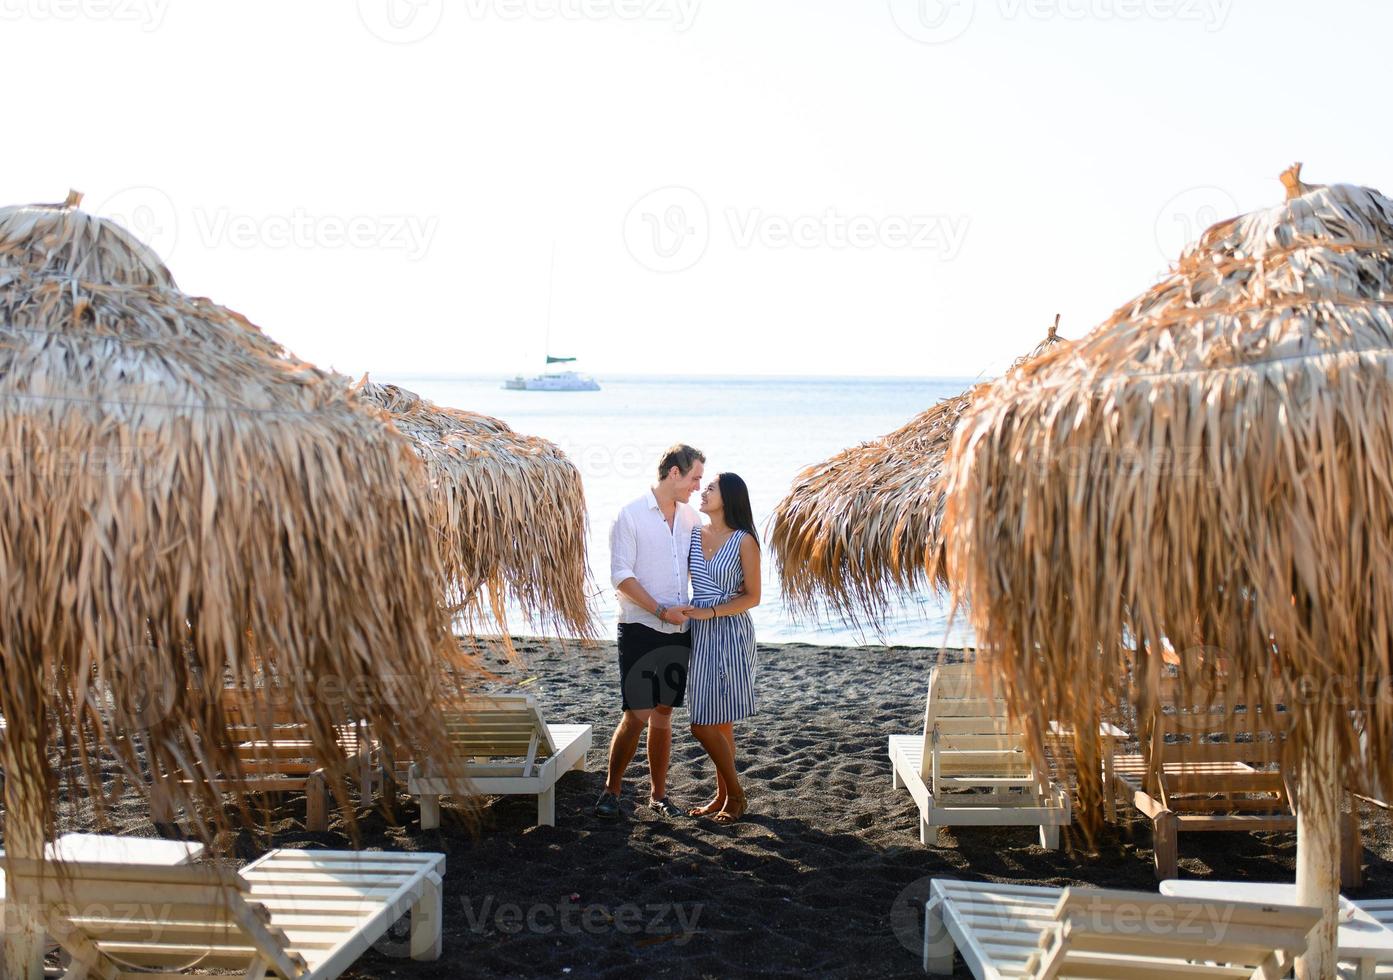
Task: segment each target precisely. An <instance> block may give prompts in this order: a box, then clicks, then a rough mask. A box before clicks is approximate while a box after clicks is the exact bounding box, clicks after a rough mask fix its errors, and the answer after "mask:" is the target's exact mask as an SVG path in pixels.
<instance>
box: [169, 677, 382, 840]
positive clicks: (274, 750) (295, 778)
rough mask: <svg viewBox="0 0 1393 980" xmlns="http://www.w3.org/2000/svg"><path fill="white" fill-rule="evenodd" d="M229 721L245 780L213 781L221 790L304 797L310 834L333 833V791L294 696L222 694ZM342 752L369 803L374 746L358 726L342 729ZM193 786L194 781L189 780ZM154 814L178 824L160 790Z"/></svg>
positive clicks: (267, 690) (232, 690) (244, 691)
mask: <svg viewBox="0 0 1393 980" xmlns="http://www.w3.org/2000/svg"><path fill="white" fill-rule="evenodd" d="M222 699H223V715H224V717H225V718H226V720H227V741H228V743H229V744H230V745H231V746H232V747H233V749H234V751H235V752H236V753H237V758H238V760H239V762H240V764H241V766H242V774H241V775H242V778H240V779H232V778H229V779H223V778H221V777H220V776H219V777H215V778H214V779H213V780H212V783H213V785H214V787H216V788H217V789H219V790H221V791H224V792H230V791H243V792H247V793H252V794H269V793H304V794H305V828H306V829H307V830H327V829H328V826H329V796H330V793H329V787H328V782H327V780H326V778H325V774H324V770H323V768H322V767H321V766H320V764H319V761H318V760H317V759H316V757H315V753H314V742H313V740H312V739H311V738H310V735H309V727H308V725H306V724H305V721H304V719H303V718H302V717H300V715H299V713H298V711H297V709H296V708H295V706H294V704H293V703H292V701H291V697H290V694H289V692H288V691H286V690H284V689H283V688H278V687H275V686H270V687H264V688H254V689H248V688H241V687H228V688H224V689H223V692H222ZM338 731H339V748H340V749H341V751H342V752H343V754H344V756H345V758H347V759H349V760H352V762H351V764H353V765H355V766H356V767H357V768H358V771H359V778H360V780H361V781H362V782H361V786H360V790H361V792H362V793H363V795H364V797H365V799H364V802H365V803H366V802H368V799H369V798H370V796H371V791H372V785H373V783H374V778H373V774H372V771H371V767H370V766H369V765H368V764H367V759H368V740H367V738H366V735H365V733H364V731H363V728H362V726H361V725H360V724H358V723H353V722H345V723H344V724H342V725H340V726H338ZM184 778H185V781H186V782H187V781H189V779H188V777H184ZM151 809H152V812H153V816H154V819H155V821H156V822H157V823H172V822H173V816H174V814H173V807H172V805H171V804H170V802H169V800H168V798H167V797H166V796H165V794H164V793H163V792H161V791H159V789H158V788H157V789H156V791H155V792H153V793H152V799H151Z"/></svg>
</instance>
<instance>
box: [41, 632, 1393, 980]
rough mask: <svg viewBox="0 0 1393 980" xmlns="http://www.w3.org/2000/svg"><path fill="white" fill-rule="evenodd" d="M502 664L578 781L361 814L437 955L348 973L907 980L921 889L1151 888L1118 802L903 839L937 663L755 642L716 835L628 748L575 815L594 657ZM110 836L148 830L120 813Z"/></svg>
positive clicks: (596, 755) (1258, 840) (600, 762)
mask: <svg viewBox="0 0 1393 980" xmlns="http://www.w3.org/2000/svg"><path fill="white" fill-rule="evenodd" d="M518 649H519V651H520V653H521V655H522V657H523V658H524V660H525V666H524V667H523V668H517V667H512V666H507V665H501V664H500V665H497V666H498V669H499V671H500V673H501V674H503V675H505V676H508V677H510V678H513V679H516V680H525V679H526V678H529V677H535V678H536V680H534V681H532V682H530V683H528V684H527V685H526V687H525V688H524V689H525V690H527V691H531V692H534V693H536V695H537V696H538V698H539V700H540V701H541V702H542V704H543V706H544V711H545V713H546V715H547V717H548V719H549V720H551V721H553V722H556V721H565V722H585V723H589V724H592V725H593V726H594V728H595V739H594V744H593V747H592V750H591V754H590V769H591V771H590V772H587V773H573V774H568V775H567V776H565V777H564V778H563V779H562V781H561V783H560V785H559V787H558V792H557V813H556V824H557V825H556V826H555V827H536V826H534V825H533V824H534V822H535V815H536V810H535V803H534V800H533V799H532V798H530V797H511V798H494V799H489V800H485V801H484V802H483V806H482V809H481V812H480V826H479V833H478V835H477V837H475V836H472V835H471V833H470V831H469V829H468V828H467V826H466V824H465V822H464V820H463V819H462V817H461V812H460V810H458V809H457V808H456V806H455V804H454V803H453V802H452V801H449V800H446V801H445V802H446V805H445V806H444V808H443V822H442V828H441V830H440V831H438V832H435V831H432V832H427V833H422V832H421V831H420V830H419V829H418V823H417V820H418V816H417V812H416V807H415V805H414V803H412V802H410V801H408V800H407V799H406V797H405V796H404V795H403V796H401V797H400V798H399V801H398V805H397V807H396V812H397V815H398V818H399V819H400V821H401V822H400V824H398V825H393V823H392V822H391V821H389V820H388V819H387V818H386V817H384V815H383V814H382V813H380V812H377V811H361V812H360V814H359V816H360V821H361V825H360V833H361V842H362V844H363V846H366V847H370V848H377V847H380V848H388V849H408V850H429V851H441V852H445V853H446V854H448V855H449V864H448V872H447V874H446V877H445V952H444V957H443V958H442V959H441V960H440V961H438V962H436V963H415V962H412V961H411V960H409V959H405V958H403V955H402V954H401V952H400V951H399V950H397V949H395V948H393V946H392V944H391V943H383V944H380V946H379V949H378V950H377V951H374V952H372V953H370V954H368V955H367V956H365V957H364V958H363V959H362V960H361V961H360V962H359V964H358V966H357V967H356V968H355V969H354V970H353V971H351V972H350V973H349V974H347V976H351V977H358V978H370V977H371V978H382V977H399V976H408V977H421V978H446V977H462V976H470V977H532V976H537V977H570V978H577V980H578V978H582V977H600V978H626V977H635V978H637V977H653V976H661V977H710V978H726V977H732V976H769V977H780V976H788V977H793V976H799V977H807V976H815V977H852V976H855V977H914V976H922V974H921V973H920V971H919V958H918V949H919V943H920V933H919V929H920V921H919V919H920V911H919V910H920V909H921V908H922V896H923V895H924V894H925V893H926V892H927V889H928V882H929V879H930V878H932V877H936V876H938V877H942V876H952V877H959V878H964V879H992V880H1001V881H1010V882H1017V883H1040V884H1051V885H1071V884H1091V885H1102V886H1109V887H1122V888H1138V889H1145V890H1154V889H1155V885H1156V882H1155V879H1154V877H1153V875H1152V869H1151V851H1150V845H1151V835H1150V830H1149V827H1148V825H1147V824H1146V823H1144V822H1142V821H1134V820H1133V819H1132V818H1133V815H1132V814H1129V813H1128V812H1127V810H1126V809H1125V808H1124V810H1123V822H1122V823H1121V824H1120V825H1119V826H1118V827H1109V828H1106V829H1105V830H1104V832H1103V834H1102V836H1101V837H1100V839H1098V840H1097V841H1096V852H1094V853H1085V852H1083V851H1079V850H1075V851H1071V850H1070V849H1068V847H1067V846H1066V847H1065V848H1064V849H1061V850H1060V851H1057V852H1049V851H1045V850H1043V849H1041V848H1040V847H1039V846H1038V843H1037V839H1036V832H1035V831H1034V830H1032V829H1025V828H1020V829H1016V828H1007V829H992V828H982V829H964V830H962V831H959V832H953V831H952V830H948V831H945V832H944V833H943V835H942V838H941V841H942V846H939V847H933V848H929V847H924V846H922V845H920V843H919V841H918V833H917V823H916V811H915V808H914V805H913V803H912V802H911V801H910V798H909V796H908V795H907V794H906V793H905V792H904V791H902V790H900V791H892V789H891V785H890V770H889V767H888V762H887V759H886V748H885V740H886V736H887V735H889V734H891V733H898V732H911V731H918V730H921V727H922V718H923V707H924V706H923V698H924V690H925V684H926V680H927V675H928V669H929V667H930V666H931V665H932V664H933V663H935V662H937V660H938V658H939V656H940V654H939V652H938V651H933V650H924V649H906V648H889V649H886V648H875V647H869V648H835V647H813V646H804V645H786V646H761V647H760V663H759V671H760V672H759V693H760V699H761V700H760V712H759V715H758V716H757V718H755V719H752V720H750V721H749V722H746V723H744V724H742V725H739V726H737V730H736V731H737V739H738V744H739V749H740V754H741V771H742V775H743V778H744V779H745V780H746V786H747V789H748V792H749V798H750V813H749V815H748V816H747V817H746V819H745V820H743V821H742V822H741V823H739V824H737V825H735V826H733V827H722V826H719V825H717V824H715V823H713V822H711V821H710V820H693V819H683V820H677V821H670V820H666V819H663V818H661V817H659V816H657V815H656V814H654V813H652V812H651V811H649V810H647V809H646V808H643V807H641V806H639V805H638V804H639V803H640V802H641V801H642V800H646V795H647V794H646V785H647V769H646V766H645V764H644V762H643V754H642V751H640V754H639V758H638V760H637V761H636V763H635V766H634V767H633V768H632V769H631V771H630V777H629V780H628V782H627V784H626V789H625V798H624V801H623V802H624V811H625V818H624V819H622V820H620V821H618V822H610V823H607V822H603V821H601V820H598V819H597V818H595V817H593V816H592V815H591V812H590V807H591V805H592V803H593V802H594V800H595V797H596V795H597V793H598V792H599V789H600V787H601V784H602V782H603V770H604V764H605V755H606V750H607V743H608V739H609V735H610V733H611V732H612V730H613V726H614V724H615V722H616V721H617V718H618V700H617V694H616V683H617V682H616V674H617V669H616V667H615V655H614V647H613V644H611V643H602V644H599V645H597V646H594V647H592V648H591V649H582V648H581V647H580V646H579V644H576V643H570V642H567V643H564V644H563V643H559V642H557V641H537V640H519V641H518ZM950 656H951V654H950ZM677 719H678V724H677V727H676V733H675V739H674V752H673V765H672V779H671V790H670V792H671V796H672V798H673V799H674V800H675V801H677V802H679V803H681V804H683V805H684V806H685V805H695V804H697V803H699V802H704V801H705V799H706V798H707V797H708V796H709V794H710V792H711V790H712V787H713V776H712V773H711V770H710V768H709V764H707V763H706V762H705V759H704V756H703V755H702V753H701V750H700V747H699V746H698V745H697V744H696V742H695V741H694V740H693V739H692V737H691V735H690V733H689V732H688V731H687V730H686V728H685V724H686V722H685V717H684V713H683V712H681V711H679V712H678V714H677ZM1376 818H1377V819H1376ZM112 824H113V825H114V828H115V829H118V830H120V831H122V832H126V833H133V834H150V833H152V832H153V831H152V828H151V826H150V824H149V820H148V815H147V810H146V808H145V807H144V806H143V805H141V804H137V803H136V802H135V801H134V799H132V800H131V802H130V803H129V804H123V805H122V806H120V807H119V808H118V809H117V810H116V812H114V813H113V814H112ZM1364 826H1365V835H1366V836H1365V847H1366V851H1365V862H1366V874H1367V880H1366V885H1365V887H1364V888H1363V889H1361V890H1359V891H1347V894H1349V895H1351V896H1352V897H1360V896H1373V895H1389V894H1393V864H1390V859H1393V841H1390V835H1389V832H1388V829H1387V819H1386V815H1385V814H1384V813H1383V811H1381V810H1377V809H1375V808H1372V807H1366V809H1365V812H1364ZM64 829H90V828H80V827H73V826H65V827H64ZM271 831H272V835H271V837H270V838H269V839H262V840H253V838H252V835H250V834H247V835H246V836H245V838H244V839H243V840H242V841H241V842H240V843H241V847H242V848H243V849H244V850H245V853H246V855H247V856H248V857H250V856H253V855H254V854H256V853H260V849H261V848H263V847H265V846H283V847H305V848H316V847H323V848H333V847H348V846H350V844H351V842H350V841H349V839H348V837H347V836H346V834H345V832H344V829H343V823H342V820H341V818H339V817H337V816H336V817H335V818H334V820H333V822H332V824H331V829H330V831H329V832H328V833H309V832H306V831H305V830H304V805H303V800H301V799H298V798H291V799H289V800H287V801H285V802H284V803H283V804H281V805H280V806H279V808H278V810H277V812H276V814H275V815H274V820H273V822H272V824H271ZM1065 839H1066V845H1067V843H1069V838H1068V837H1067V835H1066V838H1065ZM1074 843H1077V841H1075V842H1074ZM1295 853H1296V838H1295V835H1294V834H1252V835H1244V834H1209V835H1204V834H1201V835H1191V836H1189V837H1182V838H1181V873H1182V875H1184V876H1186V877H1196V878H1208V877H1212V878H1225V879H1248V880H1258V881H1261V880H1272V881H1279V880H1291V879H1292V878H1293V876H1294V874H1295V872H1294V863H1293V861H1294V857H1295ZM402 938H404V933H403V936H402ZM960 969H961V968H960ZM962 975H966V974H965V973H963V974H962Z"/></svg>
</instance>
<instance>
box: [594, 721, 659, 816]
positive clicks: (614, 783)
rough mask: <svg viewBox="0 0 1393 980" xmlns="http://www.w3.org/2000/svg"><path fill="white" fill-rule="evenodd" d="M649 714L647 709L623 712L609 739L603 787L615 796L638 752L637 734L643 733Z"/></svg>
mask: <svg viewBox="0 0 1393 980" xmlns="http://www.w3.org/2000/svg"><path fill="white" fill-rule="evenodd" d="M669 710H671V709H669ZM650 714H651V712H649V711H626V712H624V717H622V718H620V719H619V725H618V727H616V728H615V729H614V736H613V737H612V738H611V739H610V740H609V773H608V775H607V776H606V778H605V789H606V790H608V791H609V792H611V793H613V794H614V795H615V796H618V795H619V791H620V789H621V788H622V787H623V785H624V773H625V772H626V771H628V768H629V763H631V762H633V761H634V755H635V754H636V753H637V752H638V741H639V736H640V735H642V734H643V730H644V726H645V725H646V724H647V722H648V716H649V715H650ZM649 751H650V752H651V751H652V750H651V749H650V750H649ZM664 775H666V772H665V773H664Z"/></svg>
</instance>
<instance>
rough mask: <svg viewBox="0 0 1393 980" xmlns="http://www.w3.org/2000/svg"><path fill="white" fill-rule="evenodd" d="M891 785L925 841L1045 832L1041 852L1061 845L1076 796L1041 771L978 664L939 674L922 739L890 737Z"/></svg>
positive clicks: (933, 674)
mask: <svg viewBox="0 0 1393 980" xmlns="http://www.w3.org/2000/svg"><path fill="white" fill-rule="evenodd" d="M889 749H890V765H891V769H892V776H891V784H892V785H893V786H894V787H895V788H896V789H898V788H899V787H901V786H904V787H905V788H906V789H907V790H909V795H910V796H912V797H913V798H914V802H915V803H916V804H918V806H919V840H920V841H921V842H922V843H925V844H933V843H936V842H937V840H938V828H939V827H963V826H968V827H979V826H1013V827H1029V826H1038V827H1039V828H1040V844H1041V846H1042V847H1047V848H1056V847H1058V846H1059V828H1060V826H1062V825H1065V824H1068V823H1069V822H1070V819H1071V815H1070V803H1069V794H1068V793H1067V792H1065V791H1064V789H1063V788H1062V787H1060V786H1058V785H1057V784H1055V783H1054V782H1052V781H1051V780H1050V778H1049V774H1048V773H1045V772H1041V771H1039V770H1038V769H1037V768H1036V767H1035V766H1034V765H1033V764H1032V763H1031V760H1030V757H1029V755H1028V754H1027V752H1026V750H1025V736H1024V735H1023V734H1022V733H1021V731H1020V730H1019V728H1017V727H1015V726H1013V725H1012V724H1011V720H1010V718H1009V717H1008V716H1007V713H1006V702H1005V701H1003V700H1002V699H1001V698H1000V697H999V696H998V694H997V692H995V691H993V690H991V689H990V688H988V687H986V686H984V685H983V683H982V680H981V678H980V677H979V675H978V673H977V670H976V668H975V667H974V666H973V665H971V664H956V665H952V666H940V667H935V668H934V669H933V670H932V671H930V672H929V696H928V703H927V705H926V707H925V709H924V732H923V734H922V735H891V736H890V741H889Z"/></svg>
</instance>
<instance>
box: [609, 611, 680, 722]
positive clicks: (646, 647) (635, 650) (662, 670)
mask: <svg viewBox="0 0 1393 980" xmlns="http://www.w3.org/2000/svg"><path fill="white" fill-rule="evenodd" d="M691 657H692V634H691V633H689V632H686V631H683V632H681V633H659V632H658V631H657V630H655V629H653V628H651V627H648V626H644V625H643V624H642V623H620V624H619V685H620V690H621V691H622V692H623V697H624V710H625V711H646V710H648V709H650V708H654V707H656V706H657V705H660V704H665V705H668V706H670V707H673V708H680V707H682V699H683V698H684V697H685V696H686V693H687V664H688V661H690V660H691Z"/></svg>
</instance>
